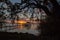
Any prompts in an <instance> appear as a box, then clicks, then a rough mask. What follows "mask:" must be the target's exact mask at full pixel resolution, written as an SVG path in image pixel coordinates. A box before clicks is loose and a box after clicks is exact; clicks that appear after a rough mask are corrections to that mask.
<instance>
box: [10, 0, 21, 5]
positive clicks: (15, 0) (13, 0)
mask: <svg viewBox="0 0 60 40" xmlns="http://www.w3.org/2000/svg"><path fill="white" fill-rule="evenodd" d="M10 1H11V2H12V3H13V4H14V3H16V2H18V3H20V2H21V0H10Z"/></svg>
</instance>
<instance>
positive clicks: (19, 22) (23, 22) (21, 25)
mask: <svg viewBox="0 0 60 40" xmlns="http://www.w3.org/2000/svg"><path fill="white" fill-rule="evenodd" d="M15 22H16V23H18V24H19V25H20V26H18V28H19V29H23V28H24V26H23V25H24V24H26V23H27V22H26V21H25V20H17V21H15Z"/></svg>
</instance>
